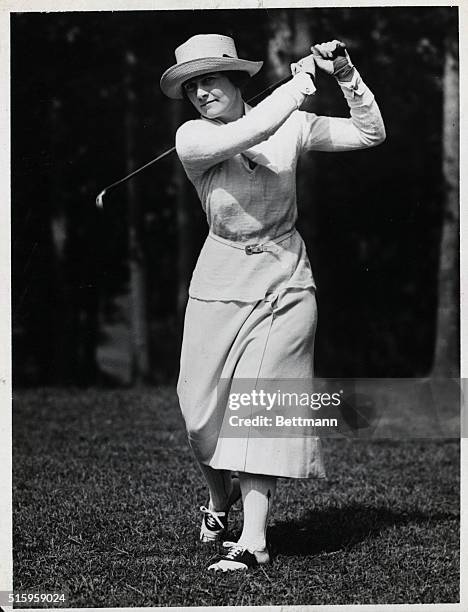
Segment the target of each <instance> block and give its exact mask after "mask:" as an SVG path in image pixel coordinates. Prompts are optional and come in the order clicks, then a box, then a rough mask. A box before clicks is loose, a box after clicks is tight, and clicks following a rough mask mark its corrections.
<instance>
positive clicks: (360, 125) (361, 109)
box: [300, 68, 386, 151]
mask: <svg viewBox="0 0 468 612" xmlns="http://www.w3.org/2000/svg"><path fill="white" fill-rule="evenodd" d="M338 84H339V85H340V87H341V90H342V91H343V94H344V96H345V98H346V101H347V103H348V106H349V108H350V112H351V117H349V118H342V117H321V116H317V115H315V114H313V113H300V114H301V115H302V146H303V150H309V151H310V150H315V151H350V150H354V149H363V148H367V147H374V146H376V145H378V144H381V143H382V142H383V141H384V140H385V136H386V134H385V126H384V122H383V119H382V115H381V114H380V109H379V107H378V105H377V102H376V101H375V99H374V95H373V93H372V92H371V91H370V89H369V88H368V87H367V85H366V84H365V83H364V82H363V80H362V79H361V76H360V74H359V73H358V72H357V70H356V69H355V68H353V74H352V79H351V80H350V81H345V82H340V81H338Z"/></svg>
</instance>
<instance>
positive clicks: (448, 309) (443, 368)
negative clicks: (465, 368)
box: [432, 28, 460, 378]
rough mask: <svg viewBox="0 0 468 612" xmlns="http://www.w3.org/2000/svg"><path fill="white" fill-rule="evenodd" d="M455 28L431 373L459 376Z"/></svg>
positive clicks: (449, 47) (447, 89)
mask: <svg viewBox="0 0 468 612" xmlns="http://www.w3.org/2000/svg"><path fill="white" fill-rule="evenodd" d="M456 34H457V32H456V29H455V28H451V32H450V34H448V35H447V37H446V39H445V54H444V74H443V91H444V98H443V138H442V150H443V157H442V168H443V177H444V183H445V185H444V204H443V208H442V231H441V239H440V255H439V276H438V308H437V323H436V342H435V351H434V365H433V369H432V374H433V376H448V377H454V378H455V377H458V376H460V312H459V304H460V282H459V279H460V271H459V263H460V259H459V244H460V242H459V225H460V212H459V210H460V209H459V206H460V203H459V184H460V173H459V159H460V158H459V146H460V138H459V135H460V117H459V104H460V102H459V65H458V47H457V36H456Z"/></svg>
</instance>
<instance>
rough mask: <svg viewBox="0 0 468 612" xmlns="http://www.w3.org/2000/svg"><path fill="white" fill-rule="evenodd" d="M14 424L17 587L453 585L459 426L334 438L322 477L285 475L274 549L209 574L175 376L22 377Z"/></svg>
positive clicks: (243, 589)
mask: <svg viewBox="0 0 468 612" xmlns="http://www.w3.org/2000/svg"><path fill="white" fill-rule="evenodd" d="M13 424H14V425H13V426H14V431H13V433H14V439H13V464H14V473H13V486H14V491H13V504H14V588H15V591H24V590H29V591H31V590H34V591H41V592H52V591H57V590H61V589H65V590H66V591H67V592H68V594H69V602H68V605H69V607H92V606H94V607H120V606H164V605H165V606H168V605H170V606H215V605H216V606H218V605H268V604H271V605H273V604H274V605H294V604H358V603H360V604H383V603H436V602H457V601H458V600H459V443H458V441H456V440H447V441H444V440H438V441H434V440H427V441H426V440H415V441H408V440H406V441H402V442H396V441H380V442H378V441H372V442H370V441H354V442H353V441H350V440H346V439H342V440H328V441H325V444H324V446H325V452H326V460H327V471H328V479H327V480H326V481H315V480H297V481H294V480H281V481H280V483H279V486H278V493H277V497H276V501H275V506H274V509H273V513H272V516H271V519H270V528H269V541H270V543H271V549H272V551H273V554H274V559H273V564H272V565H269V566H263V567H260V568H257V569H255V570H252V571H250V572H236V573H229V574H219V573H217V574H209V573H207V572H206V571H205V568H206V566H207V564H208V561H209V559H210V558H211V557H212V555H213V554H215V553H216V550H217V549H216V547H215V546H213V545H201V544H200V543H199V542H198V532H199V526H200V520H201V514H200V512H199V506H200V505H201V504H204V503H206V501H207V497H206V491H205V488H204V485H203V482H202V479H201V476H200V474H199V472H198V468H197V467H196V465H195V463H194V460H193V458H192V455H191V451H190V450H189V448H188V446H187V443H186V439H185V433H184V429H183V423H182V419H181V417H180V415H179V410H178V404H177V400H176V396H175V390H174V389H173V388H167V387H165V388H158V389H151V390H144V391H127V390H125V391H96V390H89V391H77V392H75V393H73V392H70V391H69V390H68V391H65V390H39V391H38V390H35V391H22V392H17V393H15V397H14V404H13ZM241 519H242V514H241V511H240V509H238V508H237V506H236V507H235V509H234V511H233V512H232V514H231V525H232V530H231V532H232V533H231V536H232V537H231V538H230V539H232V538H234V539H235V538H236V535H238V534H239V532H240V529H241Z"/></svg>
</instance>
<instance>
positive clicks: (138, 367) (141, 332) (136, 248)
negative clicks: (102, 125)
mask: <svg viewBox="0 0 468 612" xmlns="http://www.w3.org/2000/svg"><path fill="white" fill-rule="evenodd" d="M135 62H136V59H135V56H134V55H133V53H131V52H127V54H126V56H125V91H126V96H127V105H126V112H125V142H126V166H127V172H130V171H131V170H133V169H134V168H135V165H136V164H135V126H136V112H135V106H136V94H135V91H134V86H133V74H132V73H133V66H134V65H135ZM127 198H128V243H129V244H128V246H129V268H130V328H131V380H132V383H133V384H135V385H140V384H142V383H143V382H145V381H146V380H147V379H148V376H149V349H148V315H147V302H146V297H147V287H146V263H145V256H144V249H143V238H142V227H141V225H142V224H141V207H140V200H139V198H138V197H137V193H136V186H135V182H134V181H128V182H127Z"/></svg>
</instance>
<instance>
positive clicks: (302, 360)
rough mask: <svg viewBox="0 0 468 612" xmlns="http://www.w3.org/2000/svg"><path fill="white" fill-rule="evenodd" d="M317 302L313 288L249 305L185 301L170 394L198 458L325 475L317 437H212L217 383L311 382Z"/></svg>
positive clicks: (220, 408) (231, 466)
mask: <svg viewBox="0 0 468 612" xmlns="http://www.w3.org/2000/svg"><path fill="white" fill-rule="evenodd" d="M316 324H317V306H316V301H315V292H314V290H313V289H306V290H304V289H298V290H295V289H294V290H291V289H289V290H287V291H284V292H282V293H280V294H279V295H271V296H266V297H265V298H264V299H263V300H260V301H258V302H255V303H244V302H234V301H231V302H222V301H205V300H199V299H194V298H190V299H189V302H188V305H187V310H186V314H185V324H184V337H183V342H182V353H181V367H180V375H179V381H178V385H177V391H178V395H179V401H180V406H181V410H182V414H183V417H184V419H185V424H186V428H187V434H188V440H189V444H190V446H191V448H192V450H193V452H194V454H195V456H196V458H197V459H198V461H199V462H200V463H203V464H206V465H209V466H211V467H213V468H215V469H225V470H236V471H241V472H250V473H254V474H268V475H272V476H283V477H290V478H310V477H318V478H323V477H325V469H324V465H323V454H322V449H321V443H320V439H319V438H318V437H317V436H315V435H311V432H310V431H305V430H304V431H297V430H296V434H295V435H294V437H267V436H262V437H258V436H255V435H252V436H251V435H246V436H243V437H228V436H223V435H220V431H221V427H222V424H223V421H224V419H225V412H226V410H227V409H228V407H227V403H224V404H223V402H219V401H218V385H219V381H220V380H223V381H225V380H226V379H227V380H234V379H258V378H264V379H270V380H271V379H311V378H312V376H313V353H314V336H315V329H316Z"/></svg>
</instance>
